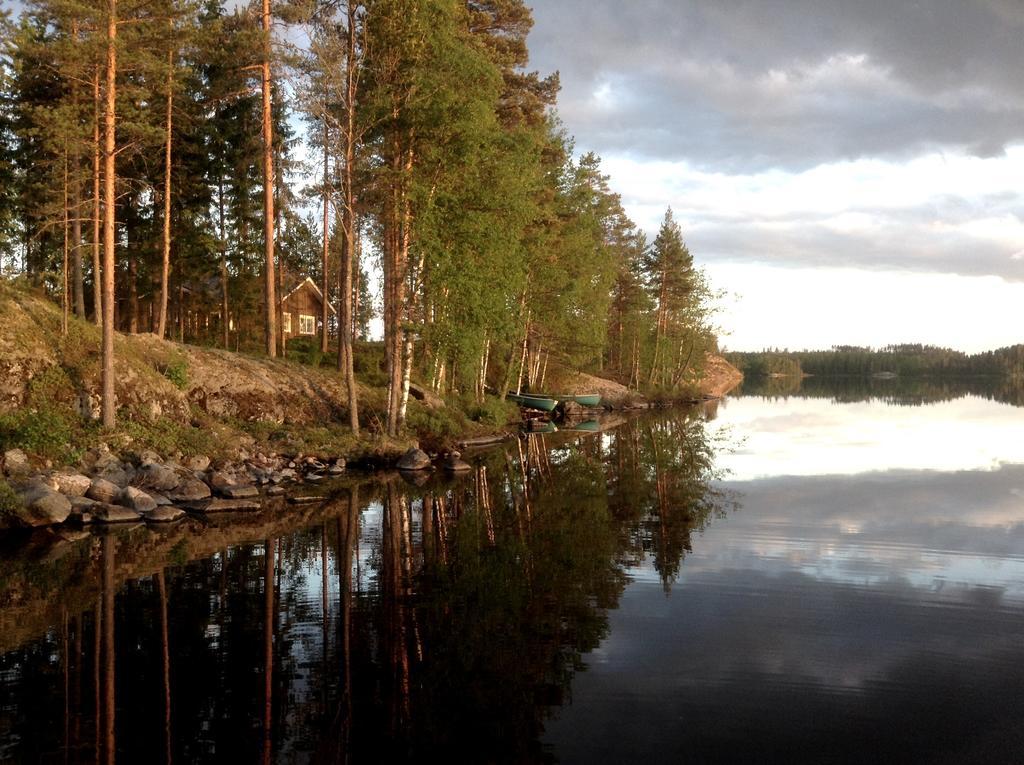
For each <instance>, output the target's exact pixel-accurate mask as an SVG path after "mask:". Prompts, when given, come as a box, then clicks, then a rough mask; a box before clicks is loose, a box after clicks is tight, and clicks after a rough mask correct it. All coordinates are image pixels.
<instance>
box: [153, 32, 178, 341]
mask: <svg viewBox="0 0 1024 765" xmlns="http://www.w3.org/2000/svg"><path fill="white" fill-rule="evenodd" d="M171 31H172V34H173V25H172V29H171ZM173 115H174V51H173V49H172V50H169V51H167V102H166V114H165V134H164V231H163V258H162V259H161V262H160V313H159V319H158V320H157V330H156V333H157V336H158V337H160V338H161V339H163V337H164V336H165V335H166V333H167V291H168V284H167V281H168V278H169V277H170V272H171V136H172V135H173V132H172V131H173Z"/></svg>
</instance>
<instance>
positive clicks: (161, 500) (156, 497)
mask: <svg viewBox="0 0 1024 765" xmlns="http://www.w3.org/2000/svg"><path fill="white" fill-rule="evenodd" d="M146 494H148V495H149V496H151V497H152V498H153V501H154V502H156V504H157V506H158V507H165V506H166V505H173V504H174V503H173V502H171V500H169V499H167V497H165V496H164V495H163V494H160V493H159V492H156V491H147V492H146Z"/></svg>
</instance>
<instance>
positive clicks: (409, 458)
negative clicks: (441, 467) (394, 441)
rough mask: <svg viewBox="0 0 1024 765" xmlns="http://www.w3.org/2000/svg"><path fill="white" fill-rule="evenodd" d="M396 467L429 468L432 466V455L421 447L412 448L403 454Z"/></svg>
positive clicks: (402, 468) (400, 468)
mask: <svg viewBox="0 0 1024 765" xmlns="http://www.w3.org/2000/svg"><path fill="white" fill-rule="evenodd" d="M396 467H397V468H398V469H399V470H427V469H429V468H430V457H429V456H427V453H426V452H424V451H422V450H420V449H416V448H413V449H410V450H409V451H407V452H406V453H405V454H403V455H402V456H401V458H400V459H399V460H398V464H397V465H396Z"/></svg>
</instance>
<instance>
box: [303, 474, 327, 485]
mask: <svg viewBox="0 0 1024 765" xmlns="http://www.w3.org/2000/svg"><path fill="white" fill-rule="evenodd" d="M306 480H307V481H309V482H310V483H316V482H317V481H322V480H324V477H323V476H322V475H317V474H316V473H310V474H309V475H307V476H306Z"/></svg>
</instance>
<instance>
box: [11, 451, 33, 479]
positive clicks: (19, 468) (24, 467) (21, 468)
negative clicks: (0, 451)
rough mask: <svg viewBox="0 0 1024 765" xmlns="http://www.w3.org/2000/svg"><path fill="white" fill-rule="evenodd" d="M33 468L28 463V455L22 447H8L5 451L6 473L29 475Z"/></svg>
mask: <svg viewBox="0 0 1024 765" xmlns="http://www.w3.org/2000/svg"><path fill="white" fill-rule="evenodd" d="M31 470H32V466H31V465H29V464H28V455H26V454H25V452H23V451H22V450H21V449H8V450H7V451H5V452H4V473H6V474H7V475H10V476H20V475H27V474H28V473H29V472H30V471H31Z"/></svg>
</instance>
